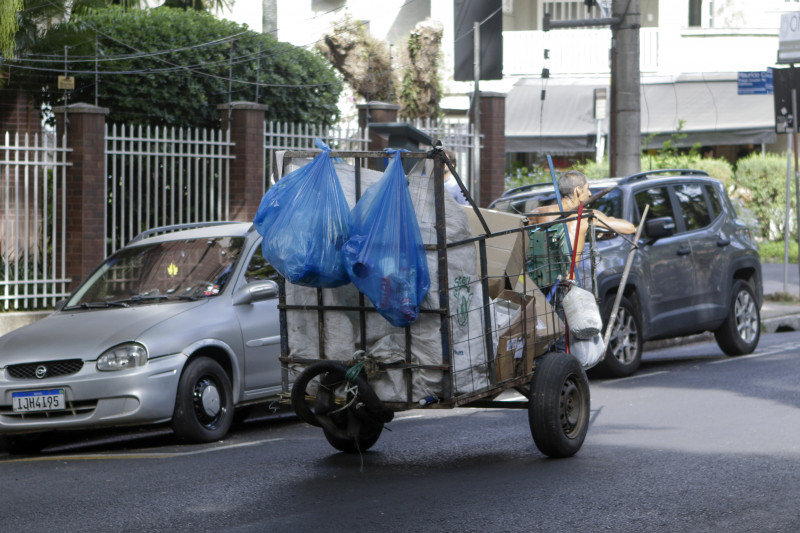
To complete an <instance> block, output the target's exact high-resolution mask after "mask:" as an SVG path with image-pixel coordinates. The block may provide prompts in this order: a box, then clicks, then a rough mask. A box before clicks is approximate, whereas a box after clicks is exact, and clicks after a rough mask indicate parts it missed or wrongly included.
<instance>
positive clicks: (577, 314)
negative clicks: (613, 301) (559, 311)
mask: <svg viewBox="0 0 800 533" xmlns="http://www.w3.org/2000/svg"><path fill="white" fill-rule="evenodd" d="M562 304H563V306H564V315H565V316H566V317H567V326H568V327H569V332H570V335H572V336H574V337H577V338H578V339H584V340H585V339H591V338H592V337H594V336H595V335H597V334H598V333H600V330H602V329H603V320H602V319H601V318H600V310H599V309H598V308H597V301H596V300H595V299H594V295H593V294H592V293H591V292H589V291H587V290H586V289H581V288H580V287H578V286H577V285H573V286H572V287H570V288H569V291H568V292H567V295H566V296H564V300H563V302H562Z"/></svg>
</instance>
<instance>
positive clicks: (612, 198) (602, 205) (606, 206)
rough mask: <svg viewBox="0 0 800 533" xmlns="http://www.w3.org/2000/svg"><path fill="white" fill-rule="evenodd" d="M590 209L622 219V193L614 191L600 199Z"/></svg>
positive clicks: (617, 190)
mask: <svg viewBox="0 0 800 533" xmlns="http://www.w3.org/2000/svg"><path fill="white" fill-rule="evenodd" d="M590 207H591V208H592V209H597V210H598V211H602V212H603V214H605V215H608V216H610V217H616V218H622V191H620V190H619V189H614V190H613V191H610V192H609V193H608V194H606V195H604V196H601V197H600V198H598V199H597V200H596V201H595V202H594V203H593V204H591V206H590Z"/></svg>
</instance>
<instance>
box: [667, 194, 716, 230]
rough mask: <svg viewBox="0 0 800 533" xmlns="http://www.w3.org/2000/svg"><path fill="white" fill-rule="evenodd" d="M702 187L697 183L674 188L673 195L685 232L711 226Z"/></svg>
mask: <svg viewBox="0 0 800 533" xmlns="http://www.w3.org/2000/svg"><path fill="white" fill-rule="evenodd" d="M703 189H704V187H703V186H702V185H700V184H699V183H686V184H684V185H678V186H676V187H675V195H676V196H677V197H678V203H679V204H680V206H681V215H682V217H683V223H684V225H685V226H686V231H692V230H696V229H700V228H704V227H706V226H708V225H709V224H711V216H710V215H709V212H708V203H707V202H706V195H705V194H703Z"/></svg>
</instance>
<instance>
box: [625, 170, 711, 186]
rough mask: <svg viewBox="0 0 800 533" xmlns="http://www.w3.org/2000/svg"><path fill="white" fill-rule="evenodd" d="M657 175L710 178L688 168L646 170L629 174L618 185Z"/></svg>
mask: <svg viewBox="0 0 800 533" xmlns="http://www.w3.org/2000/svg"><path fill="white" fill-rule="evenodd" d="M659 174H680V175H681V176H697V175H700V176H710V174H709V173H708V172H706V171H705V170H693V169H690V168H664V169H659V170H646V171H644V172H637V173H636V174H631V175H630V176H626V177H624V178H622V179H621V180H619V184H620V185H624V184H625V183H630V182H632V181H638V180H642V179H645V178H647V177H649V176H655V175H659Z"/></svg>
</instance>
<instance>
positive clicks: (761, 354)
mask: <svg viewBox="0 0 800 533" xmlns="http://www.w3.org/2000/svg"><path fill="white" fill-rule="evenodd" d="M784 352H786V350H785V349H780V350H773V351H771V352H758V353H751V354H750V355H735V356H733V357H728V358H727V359H720V360H718V361H711V362H710V363H709V364H712V365H718V364H721V363H730V362H731V361H743V360H745V359H758V358H759V357H764V356H766V355H777V354H779V353H784Z"/></svg>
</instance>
